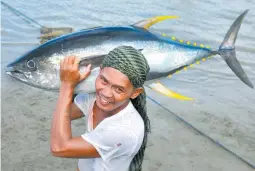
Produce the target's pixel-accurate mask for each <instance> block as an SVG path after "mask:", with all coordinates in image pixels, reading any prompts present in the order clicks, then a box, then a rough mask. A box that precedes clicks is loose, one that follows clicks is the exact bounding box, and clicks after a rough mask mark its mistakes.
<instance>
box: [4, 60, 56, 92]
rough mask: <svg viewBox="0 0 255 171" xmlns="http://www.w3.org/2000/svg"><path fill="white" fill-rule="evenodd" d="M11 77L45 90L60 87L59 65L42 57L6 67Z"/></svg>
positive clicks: (18, 61)
mask: <svg viewBox="0 0 255 171" xmlns="http://www.w3.org/2000/svg"><path fill="white" fill-rule="evenodd" d="M6 74H8V75H10V76H11V77H13V78H15V79H17V80H18V81H21V82H23V83H26V84H28V85H31V86H33V87H38V88H43V89H50V90H53V89H57V87H58V85H59V82H60V81H59V76H58V74H59V65H58V64H55V65H54V64H52V63H49V62H48V61H47V59H45V58H42V57H34V58H21V59H19V60H17V61H15V62H12V63H10V64H9V65H7V67H6Z"/></svg>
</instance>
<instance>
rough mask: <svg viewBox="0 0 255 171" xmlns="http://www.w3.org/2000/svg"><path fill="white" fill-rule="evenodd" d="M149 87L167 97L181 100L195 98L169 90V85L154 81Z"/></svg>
mask: <svg viewBox="0 0 255 171" xmlns="http://www.w3.org/2000/svg"><path fill="white" fill-rule="evenodd" d="M149 88H151V89H152V90H154V91H156V92H159V93H161V94H163V95H165V96H167V97H171V98H175V99H179V100H193V99H192V98H190V97H186V96H183V95H181V94H178V93H175V92H173V91H171V90H169V89H168V88H167V87H165V86H164V85H163V84H161V83H159V82H157V83H152V84H150V85H149Z"/></svg>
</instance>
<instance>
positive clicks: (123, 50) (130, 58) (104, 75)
mask: <svg viewBox="0 0 255 171" xmlns="http://www.w3.org/2000/svg"><path fill="white" fill-rule="evenodd" d="M78 64H79V60H78V59H77V58H76V57H73V56H71V57H66V58H65V59H64V60H63V61H61V65H60V80H61V88H60V95H59V98H58V102H57V105H56V110H55V112H54V114H53V119H52V127H51V151H52V154H53V155H54V156H57V157H67V158H68V157H69V158H79V162H78V170H80V171H101V170H102V171H128V170H132V171H133V170H134V171H138V170H141V165H142V161H143V157H144V151H145V148H146V142H147V133H148V132H149V131H150V127H149V125H150V123H149V119H148V117H147V112H146V95H145V91H144V88H143V84H144V82H145V80H146V76H147V74H148V72H149V66H148V63H147V61H146V59H145V58H144V56H143V55H142V53H141V52H140V51H138V50H136V49H134V48H132V47H130V46H120V47H118V48H115V49H113V50H112V51H110V52H109V54H108V55H107V56H106V57H105V58H104V60H103V63H102V65H101V69H100V73H99V75H98V77H97V79H96V82H95V88H96V93H95V94H79V95H77V96H76V97H75V99H74V103H72V96H73V91H74V88H75V86H76V85H77V84H78V83H79V82H80V81H81V80H83V79H86V77H87V76H88V75H89V74H90V70H91V66H90V65H89V66H88V67H87V71H86V72H84V73H82V74H81V73H79V70H78ZM83 116H86V119H87V126H88V129H87V132H86V133H84V134H83V135H81V136H79V137H73V136H72V134H71V120H73V119H77V118H81V117H83Z"/></svg>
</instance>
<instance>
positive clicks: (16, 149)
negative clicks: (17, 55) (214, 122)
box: [2, 80, 253, 171]
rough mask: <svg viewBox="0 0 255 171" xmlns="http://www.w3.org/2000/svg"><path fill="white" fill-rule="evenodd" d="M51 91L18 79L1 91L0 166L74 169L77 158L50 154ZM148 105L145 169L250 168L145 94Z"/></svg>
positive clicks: (32, 170)
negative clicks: (21, 82) (148, 127)
mask: <svg viewBox="0 0 255 171" xmlns="http://www.w3.org/2000/svg"><path fill="white" fill-rule="evenodd" d="M9 81H14V80H9ZM2 86H7V85H6V84H3V85H2ZM147 94H148V95H149V96H150V97H152V98H153V97H154V96H156V95H157V94H156V93H155V92H152V91H151V90H149V89H147ZM57 95H58V94H57V93H53V92H47V91H43V90H39V89H36V88H31V87H29V86H27V85H24V84H16V85H15V86H14V87H12V88H11V89H9V90H8V91H2V170H4V171H16V170H17V171H18V170H19V171H21V170H22V171H46V170H49V171H51V170H54V171H63V170H75V168H76V166H77V159H64V158H56V157H53V156H52V155H51V154H50V148H49V135H50V122H51V115H52V112H53V110H54V107H55V103H56V100H57ZM157 96H158V95H157ZM162 100H164V99H162ZM148 111H149V112H148V113H149V117H150V119H151V126H152V128H151V129H152V132H151V134H150V136H149V142H148V148H147V150H146V155H145V160H144V164H143V168H144V170H145V171H146V170H148V171H154V170H160V171H166V170H172V171H179V170H182V171H191V170H194V171H200V170H201V171H202V170H207V171H215V170H217V171H220V170H222V171H230V170H231V171H249V170H253V169H252V168H251V167H249V166H248V165H247V164H245V163H244V162H242V161H240V160H239V159H237V158H236V157H234V156H233V155H231V154H230V153H228V152H226V151H225V150H223V149H222V148H221V147H219V146H217V145H216V144H214V143H212V142H211V141H210V140H209V139H207V138H205V137H204V136H201V135H200V134H198V133H197V132H196V131H194V130H192V129H190V128H189V127H188V126H187V125H185V124H184V123H183V122H181V121H180V120H178V119H177V118H176V117H174V116H173V115H171V114H170V113H169V112H167V111H166V110H165V109H163V108H161V107H159V106H158V105H157V104H155V103H154V102H152V101H151V100H149V99H148ZM200 119H201V118H200ZM84 122H85V118H82V119H79V120H75V121H73V123H72V129H73V135H75V136H78V135H80V134H82V133H83V132H84V130H85V125H84ZM204 122H206V121H204ZM216 130H217V129H216ZM251 143H252V142H251Z"/></svg>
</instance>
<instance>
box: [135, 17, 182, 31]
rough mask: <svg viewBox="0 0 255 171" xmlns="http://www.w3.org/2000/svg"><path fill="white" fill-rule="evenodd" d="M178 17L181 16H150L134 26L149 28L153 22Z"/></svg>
mask: <svg viewBox="0 0 255 171" xmlns="http://www.w3.org/2000/svg"><path fill="white" fill-rule="evenodd" d="M177 18H180V17H178V16H156V17H152V18H148V19H145V20H142V21H139V22H137V23H135V24H133V26H135V27H140V28H144V29H148V28H149V27H150V26H152V25H153V24H156V23H158V22H161V21H163V20H167V19H177Z"/></svg>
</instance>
